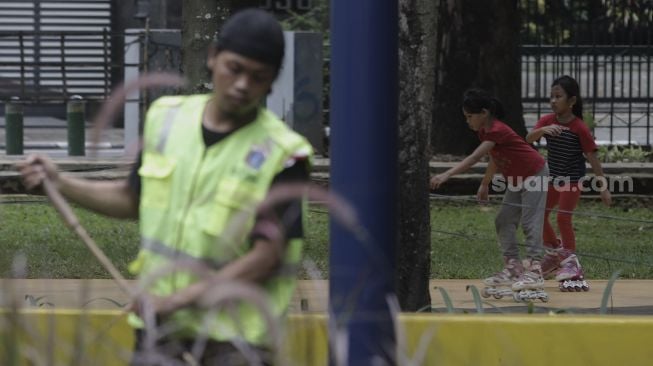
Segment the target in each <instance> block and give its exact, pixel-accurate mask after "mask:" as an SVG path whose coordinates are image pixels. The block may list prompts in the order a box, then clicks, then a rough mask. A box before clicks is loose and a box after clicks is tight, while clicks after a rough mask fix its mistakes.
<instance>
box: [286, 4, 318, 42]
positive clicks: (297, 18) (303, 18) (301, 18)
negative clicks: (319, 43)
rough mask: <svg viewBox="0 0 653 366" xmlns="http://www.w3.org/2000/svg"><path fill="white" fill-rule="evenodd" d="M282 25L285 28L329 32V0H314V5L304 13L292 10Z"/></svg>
mask: <svg viewBox="0 0 653 366" xmlns="http://www.w3.org/2000/svg"><path fill="white" fill-rule="evenodd" d="M281 25H282V26H283V28H284V29H285V30H294V31H311V32H322V33H325V34H326V33H328V30H329V0H314V1H313V7H312V8H311V9H310V10H309V11H307V12H305V13H303V14H300V13H295V12H293V11H290V16H289V17H288V18H286V19H284V20H283V21H282V22H281Z"/></svg>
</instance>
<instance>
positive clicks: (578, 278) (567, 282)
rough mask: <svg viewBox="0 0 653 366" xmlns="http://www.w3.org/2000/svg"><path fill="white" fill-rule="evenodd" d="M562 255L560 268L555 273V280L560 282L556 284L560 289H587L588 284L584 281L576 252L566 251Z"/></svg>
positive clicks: (574, 290) (563, 290)
mask: <svg viewBox="0 0 653 366" xmlns="http://www.w3.org/2000/svg"><path fill="white" fill-rule="evenodd" d="M563 255H564V257H565V259H563V260H562V262H560V269H559V270H558V272H557V273H556V281H559V282H560V283H559V285H558V288H560V291H562V292H580V291H589V289H590V285H589V284H588V283H587V281H585V277H584V273H583V268H582V267H581V266H580V262H579V261H578V257H577V256H576V254H574V253H573V252H569V251H567V252H566V253H564V254H563Z"/></svg>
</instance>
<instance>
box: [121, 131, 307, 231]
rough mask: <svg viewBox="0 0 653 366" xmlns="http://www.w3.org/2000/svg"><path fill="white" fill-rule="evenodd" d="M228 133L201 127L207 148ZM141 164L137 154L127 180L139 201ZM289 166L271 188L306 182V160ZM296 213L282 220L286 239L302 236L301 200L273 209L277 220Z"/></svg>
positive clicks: (276, 178) (297, 161)
mask: <svg viewBox="0 0 653 366" xmlns="http://www.w3.org/2000/svg"><path fill="white" fill-rule="evenodd" d="M233 132H234V131H230V132H215V131H211V130H209V129H207V128H206V127H204V126H203V125H202V137H203V138H204V144H205V145H206V147H207V148H209V147H211V146H213V145H215V144H217V143H218V142H220V141H222V140H223V139H225V138H227V136H229V135H230V134H231V133H233ZM142 163H143V159H142V154H138V159H137V160H136V164H135V165H134V167H133V168H132V170H131V172H130V174H129V177H128V178H127V179H128V183H129V188H130V189H131V190H132V192H133V193H134V195H135V196H136V197H137V199H138V200H140V196H141V176H140V175H139V174H138V170H139V169H140V167H141V164H142ZM289 164H290V165H289V166H288V167H286V168H285V169H284V170H282V171H281V172H280V173H279V174H277V175H276V176H275V177H274V179H273V180H272V184H271V186H274V185H276V184H282V183H292V182H308V180H309V173H308V161H307V160H306V159H295V160H294V162H293V161H291V162H289ZM290 210H292V212H293V213H294V212H297V213H298V214H297V215H294V214H293V215H292V218H293V219H292V220H290V221H289V222H286V221H285V220H282V225H283V226H284V229H285V234H286V238H287V239H293V238H301V237H303V235H304V228H303V225H302V203H301V200H295V201H291V202H289V203H285V204H280V205H278V206H277V207H275V211H276V216H277V218H282V217H284V213H285V212H289V211H290ZM263 219H265V218H264V217H257V220H263ZM258 236H260V234H256V235H255V236H254V237H253V238H257V237H258Z"/></svg>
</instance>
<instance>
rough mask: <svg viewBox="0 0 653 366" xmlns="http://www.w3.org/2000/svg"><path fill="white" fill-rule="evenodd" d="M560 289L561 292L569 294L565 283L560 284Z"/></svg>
mask: <svg viewBox="0 0 653 366" xmlns="http://www.w3.org/2000/svg"><path fill="white" fill-rule="evenodd" d="M558 288H559V289H560V291H561V292H567V286H565V284H564V283H563V282H560V284H559V285H558Z"/></svg>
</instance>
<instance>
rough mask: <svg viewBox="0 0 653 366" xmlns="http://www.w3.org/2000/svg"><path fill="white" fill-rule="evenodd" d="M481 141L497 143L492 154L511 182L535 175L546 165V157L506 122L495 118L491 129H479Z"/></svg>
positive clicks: (501, 170) (500, 170) (499, 168)
mask: <svg viewBox="0 0 653 366" xmlns="http://www.w3.org/2000/svg"><path fill="white" fill-rule="evenodd" d="M478 137H479V138H480V139H481V141H492V142H494V143H495V144H496V145H494V147H493V148H492V150H490V155H491V156H492V159H493V160H494V162H495V163H496V165H497V168H498V170H499V172H500V173H501V174H503V176H504V177H506V179H508V181H509V182H510V181H511V180H512V181H513V182H519V181H522V180H523V179H525V178H528V177H530V176H533V175H535V173H537V172H539V171H540V169H542V167H544V164H545V161H544V158H542V156H541V155H540V154H539V153H538V152H537V151H536V150H535V149H534V148H533V147H532V146H531V145H530V144H528V143H527V142H526V140H524V138H523V137H521V136H519V135H518V134H517V133H516V132H515V131H513V130H512V128H510V127H509V126H508V125H506V124H505V123H503V122H501V121H499V120H496V119H495V120H494V121H492V126H491V127H490V128H489V129H486V128H485V127H481V129H480V130H479V131H478Z"/></svg>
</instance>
